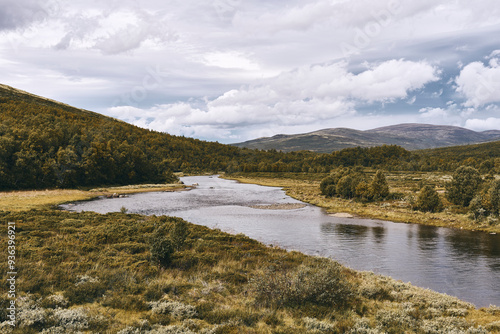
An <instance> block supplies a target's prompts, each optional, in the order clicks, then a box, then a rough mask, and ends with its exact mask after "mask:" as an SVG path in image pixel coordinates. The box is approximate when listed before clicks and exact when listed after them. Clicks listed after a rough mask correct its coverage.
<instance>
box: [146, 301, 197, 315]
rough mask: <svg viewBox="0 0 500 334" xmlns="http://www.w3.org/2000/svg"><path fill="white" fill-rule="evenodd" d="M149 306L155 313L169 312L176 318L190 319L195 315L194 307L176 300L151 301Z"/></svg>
mask: <svg viewBox="0 0 500 334" xmlns="http://www.w3.org/2000/svg"><path fill="white" fill-rule="evenodd" d="M149 306H150V307H151V312H153V313H155V314H170V315H172V316H173V317H174V318H176V319H191V318H194V317H196V315H197V312H196V308H194V307H193V306H191V305H187V304H184V303H181V302H176V301H173V302H169V301H159V302H151V303H149Z"/></svg>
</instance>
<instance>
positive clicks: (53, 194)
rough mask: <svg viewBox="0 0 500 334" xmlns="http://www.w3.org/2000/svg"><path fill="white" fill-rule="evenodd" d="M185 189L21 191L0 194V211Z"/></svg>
mask: <svg viewBox="0 0 500 334" xmlns="http://www.w3.org/2000/svg"><path fill="white" fill-rule="evenodd" d="M184 189H186V187H185V186H184V185H181V184H146V185H131V186H123V187H107V188H99V189H92V190H89V191H84V190H76V189H52V190H23V191H9V192H0V211H1V210H3V211H24V210H31V209H46V208H50V207H53V206H57V205H60V204H63V203H68V202H75V201H85V200H90V199H93V198H96V197H99V196H111V195H113V194H115V193H116V194H133V193H139V192H152V191H177V190H184Z"/></svg>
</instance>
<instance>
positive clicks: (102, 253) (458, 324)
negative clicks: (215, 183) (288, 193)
mask: <svg viewBox="0 0 500 334" xmlns="http://www.w3.org/2000/svg"><path fill="white" fill-rule="evenodd" d="M0 220H1V221H9V222H15V224H16V228H17V230H18V231H19V233H18V235H17V236H16V245H17V248H16V249H17V251H18V252H19V254H29V256H19V259H18V261H17V262H16V267H17V273H18V275H17V277H16V279H17V280H16V294H17V299H16V301H17V304H16V312H17V321H16V327H14V328H12V327H11V326H10V325H9V324H8V322H7V321H6V320H7V313H6V311H5V310H6V307H4V306H5V305H7V303H9V298H8V296H7V294H3V295H2V296H0V304H1V306H2V307H1V308H0V331H1V332H2V333H13V334H17V333H23V334H31V333H40V332H44V330H46V331H45V332H47V333H52V332H54V333H64V332H66V333H69V332H83V333H90V332H100V333H103V332H106V333H111V334H115V333H120V334H127V333H158V332H161V333H184V334H192V333H203V334H208V333H214V334H215V333H254V334H257V333H259V334H260V333H269V334H272V333H291V334H295V333H296V334H299V333H311V334H312V333H314V334H317V333H401V332H405V333H445V332H454V333H478V334H486V333H498V332H500V308H498V307H489V308H481V309H476V308H474V306H473V305H472V304H469V303H466V302H463V301H460V300H459V299H457V298H454V297H450V296H447V295H444V294H440V293H437V292H433V291H430V290H426V289H422V288H418V287H414V286H412V285H411V284H408V283H403V282H401V281H396V280H394V279H391V278H388V277H383V276H379V275H375V274H373V273H369V272H357V271H354V270H351V269H348V268H345V267H343V266H341V265H339V264H338V263H336V262H335V261H333V260H330V259H326V258H319V257H315V256H307V255H304V254H302V253H299V252H289V251H285V250H283V249H279V248H276V247H266V246H265V245H263V244H261V243H259V242H257V241H255V240H252V239H250V238H248V237H246V236H244V235H241V234H239V235H230V234H227V233H224V232H221V231H219V230H214V229H209V228H206V227H203V226H199V225H193V224H189V223H183V222H182V220H180V219H179V218H170V217H163V216H162V217H156V216H142V215H136V214H123V213H109V214H106V215H101V214H96V213H92V212H84V213H71V212H63V211H56V210H32V211H23V212H0ZM176 226H180V228H181V229H183V231H184V232H173V231H179V228H176ZM183 226H184V227H183ZM1 229H2V231H1V233H0V243H3V244H5V243H6V242H7V239H8V234H7V233H6V232H7V231H6V230H7V227H6V224H2V225H1ZM157 231H165V232H163V235H164V236H165V237H168V238H176V239H175V240H178V239H179V236H181V235H182V236H184V237H183V239H182V240H183V242H182V243H180V244H178V246H177V247H176V250H175V251H173V253H172V254H171V257H170V259H169V261H168V263H167V265H166V267H160V266H158V265H157V263H156V262H153V261H151V252H150V249H151V248H150V247H151V244H150V240H152V236H154V235H155V232H157ZM172 240H173V239H172ZM6 257H7V254H5V253H1V254H0V272H1V274H0V276H1V279H6V273H7V272H8V271H9V270H8V268H7V266H8V262H7V258H6Z"/></svg>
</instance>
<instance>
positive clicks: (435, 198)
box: [415, 185, 443, 212]
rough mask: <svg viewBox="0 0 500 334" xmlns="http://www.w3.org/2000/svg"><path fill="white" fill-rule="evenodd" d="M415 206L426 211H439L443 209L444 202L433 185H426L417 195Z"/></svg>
mask: <svg viewBox="0 0 500 334" xmlns="http://www.w3.org/2000/svg"><path fill="white" fill-rule="evenodd" d="M415 208H416V209H417V210H419V211H424V212H439V211H442V210H443V203H442V201H441V198H440V197H439V194H438V193H437V192H436V190H435V189H434V187H433V186H430V185H427V186H424V187H423V188H422V189H421V190H420V193H419V194H418V197H417V202H416V203H415Z"/></svg>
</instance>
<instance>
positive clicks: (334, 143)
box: [233, 123, 500, 153]
mask: <svg viewBox="0 0 500 334" xmlns="http://www.w3.org/2000/svg"><path fill="white" fill-rule="evenodd" d="M499 139H500V130H491V131H485V132H476V131H472V130H468V129H464V128H460V127H456V126H442V125H430V124H414V123H408V124H399V125H393V126H386V127H381V128H376V129H372V130H367V131H360V130H353V129H347V128H334V129H323V130H319V131H314V132H310V133H305V134H296V135H276V136H273V137H265V138H259V139H255V140H250V141H246V142H243V143H236V144H233V145H234V146H237V147H246V148H253V149H264V150H269V149H276V150H281V151H283V152H291V151H301V150H306V151H313V152H318V153H330V152H332V151H338V150H341V149H344V148H350V147H358V146H359V147H373V146H381V145H398V146H402V147H404V148H405V149H407V150H419V149H429V148H438V147H448V146H458V145H468V144H477V143H483V142H489V141H494V140H499Z"/></svg>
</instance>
